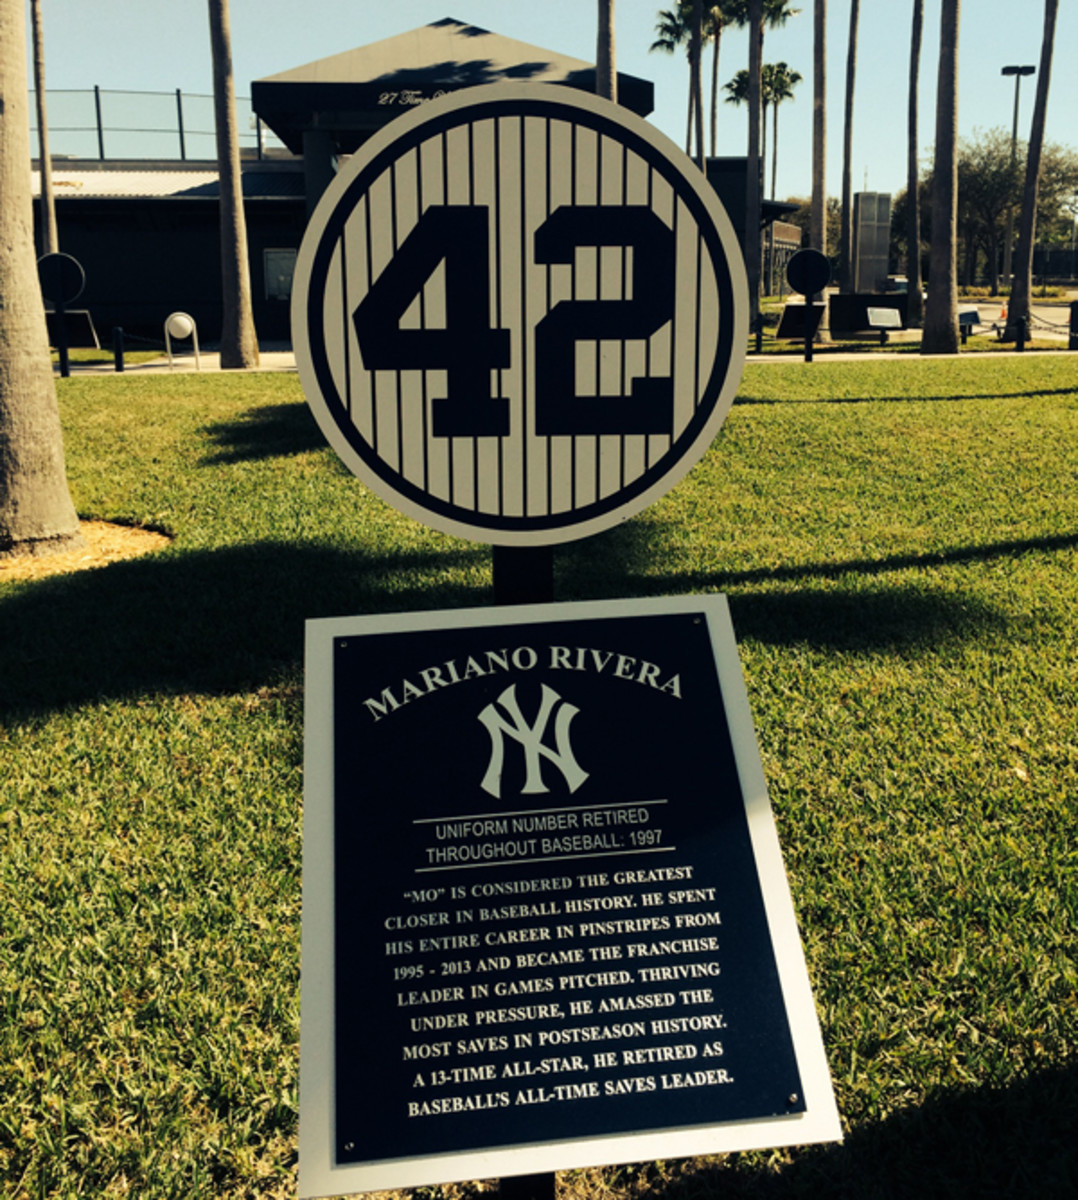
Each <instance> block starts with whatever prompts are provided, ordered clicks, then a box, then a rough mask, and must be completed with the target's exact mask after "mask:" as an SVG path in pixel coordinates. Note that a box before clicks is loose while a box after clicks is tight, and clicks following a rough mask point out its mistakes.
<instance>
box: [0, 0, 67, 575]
mask: <svg viewBox="0 0 1078 1200" xmlns="http://www.w3.org/2000/svg"><path fill="white" fill-rule="evenodd" d="M27 83H28V81H27V77H26V14H25V9H24V0H0V195H2V196H3V198H4V202H3V204H0V296H2V297H3V303H2V304H0V556H5V557H6V556H9V555H14V554H29V553H41V552H47V551H51V550H67V549H70V548H72V547H73V546H77V545H81V544H82V537H81V535H80V533H79V518H78V514H77V513H76V512H75V507H74V505H73V504H72V503H71V494H70V492H69V491H68V487H67V475H66V473H65V471H64V444H63V435H62V434H61V431H60V415H59V411H58V409H57V405H56V384H55V381H54V380H53V373H52V362H51V361H50V359H49V340H48V334H47V333H46V331H45V310H44V308H43V306H42V303H41V287H40V285H39V284H38V279H37V269H36V263H35V254H34V230H33V220H32V216H33V211H34V210H33V199H32V197H31V188H30V121H29V112H28V107H29V100H28V87H27Z"/></svg>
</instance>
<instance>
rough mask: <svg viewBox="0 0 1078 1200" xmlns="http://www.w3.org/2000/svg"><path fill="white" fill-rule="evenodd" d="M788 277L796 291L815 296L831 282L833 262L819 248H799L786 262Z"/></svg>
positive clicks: (803, 294)
mask: <svg viewBox="0 0 1078 1200" xmlns="http://www.w3.org/2000/svg"><path fill="white" fill-rule="evenodd" d="M786 279H787V281H788V282H789V284H790V287H792V288H793V290H794V291H795V292H798V293H800V295H802V296H814V295H815V294H816V293H817V292H822V291H823V289H824V288H825V287H827V285H828V284H829V283H830V282H831V263H830V262H829V261H828V259H827V255H826V254H823V253H821V252H820V251H819V250H812V249H805V250H798V251H797V253H796V254H793V255H791V256H790V261H789V262H788V263H787V264H786Z"/></svg>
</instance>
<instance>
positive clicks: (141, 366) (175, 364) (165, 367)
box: [71, 349, 296, 375]
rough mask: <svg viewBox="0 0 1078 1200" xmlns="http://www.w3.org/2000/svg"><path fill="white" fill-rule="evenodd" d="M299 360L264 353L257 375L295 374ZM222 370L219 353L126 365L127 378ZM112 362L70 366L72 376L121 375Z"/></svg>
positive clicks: (283, 353)
mask: <svg viewBox="0 0 1078 1200" xmlns="http://www.w3.org/2000/svg"><path fill="white" fill-rule="evenodd" d="M295 369H296V356H295V354H293V353H292V351H291V350H285V349H274V350H262V351H261V352H260V353H259V365H258V367H256V368H255V370H256V371H294V370H295ZM220 370H221V355H220V353H219V352H218V351H216V350H203V351H202V352H201V353H200V354H199V358H198V361H197V362H196V360H195V355H194V351H192V350H186V351H184V352H183V353H182V354H176V353H173V355H172V362H171V363H169V361H168V357H167V355H164V354H162V355H161V357H160V358H154V359H151V360H150V361H149V362H139V363H136V362H130V361H125V363H124V369H123V374H125V375H168V374H177V375H179V374H184V373H187V374H191V373H194V372H197V371H202V372H204V373H206V374H211V373H213V372H215V371H220ZM119 373H120V372H118V371H117V370H116V366H115V363H113V362H96V363H79V362H72V363H71V374H72V375H116V374H119Z"/></svg>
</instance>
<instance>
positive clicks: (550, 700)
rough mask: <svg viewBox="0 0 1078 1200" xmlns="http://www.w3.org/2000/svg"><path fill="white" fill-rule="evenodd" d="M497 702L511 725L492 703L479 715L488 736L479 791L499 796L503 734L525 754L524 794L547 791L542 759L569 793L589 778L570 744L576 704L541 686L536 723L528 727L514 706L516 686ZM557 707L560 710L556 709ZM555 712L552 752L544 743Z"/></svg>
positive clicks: (503, 693) (500, 789)
mask: <svg viewBox="0 0 1078 1200" xmlns="http://www.w3.org/2000/svg"><path fill="white" fill-rule="evenodd" d="M497 703H498V704H500V705H501V706H502V708H503V709H504V710H505V712H507V713H508V714H509V716H510V718H511V719H512V721H513V724H512V725H510V724H509V722H508V721H507V720H506V719H505V717H504V716H503V715H502V714H501V713H500V712H499V711H498V709H497V708H496V707H495V705H494V704H488V705H487V706H486V708H484V709H483V711H482V712H481V713H480V714H479V720H480V721H482V722H483V724H484V725H485V726H486V727H487V732H488V733H489V734H490V741H491V749H490V764H489V766H488V767H487V773H486V774H485V775H484V776H483V783H482V785H481V786H482V788H483V790H484V791H485V792H489V793H490V795H492V796H494V797H495V798H496V799H500V798H501V794H502V764H503V762H504V760H505V740H504V735H506V734H508V735H509V737H511V738H513V739H514V741H516V742H517V743H518V744H519V745H520V747H521V750H522V751H523V754H524V787H523V789H522V790H523V791H524V792H525V793H535V792H547V791H549V790H550V789H549V788H548V787H547V786H546V785H545V784H544V783H543V772H542V762H541V760H542V759H544V758H545V759H547V760H548V761H549V762H552V763H553V764H554V765H555V766H556V767H557V768H558V770H559V771H561V773H562V775H563V776H564V778H565V782H566V783H567V784H568V785H569V791H570V792H575V791H576V789H577V788H578V787H580V785H581V784H582V783H583V782H584V780H585V779H587V777H588V773H587V771H585V770H582V769H581V767H580V764H579V763H578V762H577V761H576V758H575V757H574V755H573V750H572V747H571V746H570V745H569V723H570V722H571V721H572V719H573V717H575V716H576V714H577V713H578V712H579V711H580V710H579V709H578V708H577V707H576V705H575V704H570V703H569V702H568V701H567V700H563V699H562V698H561V696H559V695H558V693H557V692H556V691H554V689H553V688H551V687H548V686H547V685H546V684H545V683H544V684H543V698H542V700H541V702H540V704H539V712H538V713H537V714H536V717H535V723H534V724H533V725H529V724H528V723H527V721H526V720H525V719H524V714H523V713H522V712H521V711H520V705H519V704H518V703H517V687H516V684H515V683H514V684H511V685H510V686H509V687H507V688H506V689H505V691H504V692H502V694H501V695H500V696H499V697H498V700H497ZM559 705H560V707H558V706H559ZM555 709H557V716H556V717H555V718H554V745H555V746H556V749H554V750H551V748H550V747H549V746H545V745H544V744H543V738H544V736H545V734H546V728H547V723H548V722H549V720H550V717H551V714H552V713H553V712H554V711H555Z"/></svg>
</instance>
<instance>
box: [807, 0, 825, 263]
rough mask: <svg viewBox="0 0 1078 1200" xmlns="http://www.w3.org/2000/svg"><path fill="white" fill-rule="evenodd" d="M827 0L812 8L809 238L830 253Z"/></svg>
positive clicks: (819, 248) (821, 249) (821, 251)
mask: <svg viewBox="0 0 1078 1200" xmlns="http://www.w3.org/2000/svg"><path fill="white" fill-rule="evenodd" d="M826 103H827V0H815V4H814V5H813V10H812V215H811V218H810V230H811V232H810V234H809V240H810V242H811V243H812V245H813V246H814V247H815V248H816V249H817V250H819V251H820V253H821V254H826V253H827V175H826V170H825V168H826V162H827V108H826Z"/></svg>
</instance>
